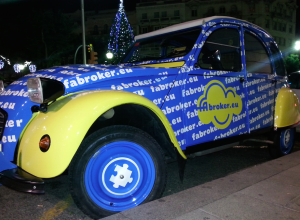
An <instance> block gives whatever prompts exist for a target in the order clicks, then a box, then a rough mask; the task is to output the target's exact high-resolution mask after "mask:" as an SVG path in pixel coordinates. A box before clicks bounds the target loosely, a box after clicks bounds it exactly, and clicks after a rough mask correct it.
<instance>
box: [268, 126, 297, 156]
mask: <svg viewBox="0 0 300 220" xmlns="http://www.w3.org/2000/svg"><path fill="white" fill-rule="evenodd" d="M295 136H296V129H295V128H291V129H286V130H283V131H280V132H275V134H274V139H273V140H274V145H271V146H269V153H270V155H271V157H272V158H278V157H281V156H284V155H287V154H289V153H291V152H292V150H293V147H294V144H295Z"/></svg>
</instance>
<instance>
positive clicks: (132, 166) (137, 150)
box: [85, 141, 155, 211]
mask: <svg viewBox="0 0 300 220" xmlns="http://www.w3.org/2000/svg"><path fill="white" fill-rule="evenodd" d="M154 182H155V166H154V163H153V160H152V158H151V156H150V155H149V153H148V152H147V151H146V150H145V149H144V148H143V147H142V146H140V145H138V144H136V143H132V142H128V141H118V142H113V143H110V144H107V145H105V146H103V147H102V148H101V149H100V150H99V151H97V152H96V153H95V154H94V155H93V156H92V157H91V158H90V160H89V162H88V165H87V167H86V171H85V186H86V190H87V193H88V195H89V196H90V198H91V199H92V200H93V202H95V203H96V204H97V205H98V206H100V207H102V208H104V209H107V210H110V211H123V210H126V209H129V208H133V207H135V206H137V205H139V204H141V203H142V202H143V201H144V200H145V199H146V198H147V196H148V195H149V193H150V192H151V190H152V188H153V185H154Z"/></svg>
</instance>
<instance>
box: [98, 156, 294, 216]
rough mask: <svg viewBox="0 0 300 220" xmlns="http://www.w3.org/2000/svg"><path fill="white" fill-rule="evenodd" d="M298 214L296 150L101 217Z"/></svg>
mask: <svg viewBox="0 0 300 220" xmlns="http://www.w3.org/2000/svg"><path fill="white" fill-rule="evenodd" d="M121 219H122V220H148V219H149V220H150V219H151V220H167V219H168V220H170V219H174V220H219V219H230V220H248V219H249V220H260V219H261V220H277V219H278V220H279V219H280V220H284V219H286V220H298V219H300V151H297V152H293V153H292V154H290V155H287V156H284V157H281V158H278V159H275V160H271V161H268V162H265V163H262V164H259V165H256V166H253V167H250V168H247V169H244V170H241V171H238V172H235V173H233V174H230V175H227V176H226V177H222V178H219V179H215V180H213V181H210V182H206V183H204V184H201V185H198V186H195V187H192V188H189V189H186V190H183V191H181V192H178V193H175V194H172V195H169V196H166V197H163V198H161V199H158V200H155V201H152V202H149V203H146V204H143V205H140V206H138V207H135V208H133V209H129V210H126V211H123V212H120V213H118V214H115V215H112V216H109V217H106V218H103V220H121Z"/></svg>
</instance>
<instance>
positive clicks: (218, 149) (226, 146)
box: [188, 142, 240, 157]
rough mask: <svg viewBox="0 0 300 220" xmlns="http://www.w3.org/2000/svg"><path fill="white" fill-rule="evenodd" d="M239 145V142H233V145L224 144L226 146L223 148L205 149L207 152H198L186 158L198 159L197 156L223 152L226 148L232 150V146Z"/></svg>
mask: <svg viewBox="0 0 300 220" xmlns="http://www.w3.org/2000/svg"><path fill="white" fill-rule="evenodd" d="M239 143H240V142H234V143H231V144H226V145H223V146H220V147H215V148H211V149H207V150H204V151H198V152H196V153H193V154H190V155H188V157H199V156H203V155H206V154H210V153H214V152H217V151H221V150H225V149H228V148H232V147H234V146H238V145H239Z"/></svg>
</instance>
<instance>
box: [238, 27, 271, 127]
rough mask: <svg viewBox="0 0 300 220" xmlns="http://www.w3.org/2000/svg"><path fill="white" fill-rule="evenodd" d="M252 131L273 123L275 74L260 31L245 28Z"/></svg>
mask: <svg viewBox="0 0 300 220" xmlns="http://www.w3.org/2000/svg"><path fill="white" fill-rule="evenodd" d="M243 35H244V51H245V65H246V71H247V90H248V110H249V124H250V132H252V131H255V130H258V129H263V128H267V127H271V126H272V125H273V115H274V114H273V111H274V101H275V100H274V97H275V82H276V80H275V78H274V77H275V75H274V71H273V67H272V63H271V54H270V51H269V50H268V46H267V44H266V42H265V41H264V39H263V38H262V36H264V33H259V32H258V30H256V32H254V31H252V30H250V29H248V28H244V31H243Z"/></svg>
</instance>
